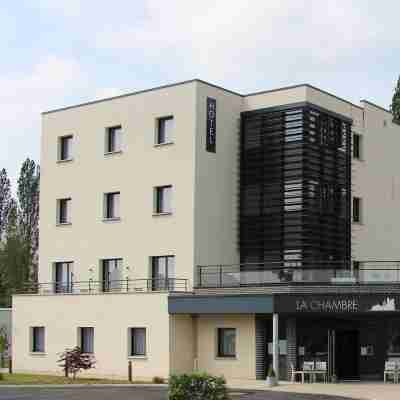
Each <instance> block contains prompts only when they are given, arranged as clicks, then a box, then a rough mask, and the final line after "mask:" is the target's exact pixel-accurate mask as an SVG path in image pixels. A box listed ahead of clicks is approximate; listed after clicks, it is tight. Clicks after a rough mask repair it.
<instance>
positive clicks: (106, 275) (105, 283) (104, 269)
mask: <svg viewBox="0 0 400 400" xmlns="http://www.w3.org/2000/svg"><path fill="white" fill-rule="evenodd" d="M112 261H113V262H115V263H118V262H120V263H121V269H122V262H123V258H122V257H116V258H104V259H102V260H101V280H102V285H101V286H102V291H103V292H109V291H110V290H113V289H115V288H114V287H112V286H113V285H112V280H111V277H110V265H109V263H110V262H112ZM114 268H115V265H114ZM121 280H122V276H121ZM119 285H122V281H121V282H119V283H118V286H119Z"/></svg>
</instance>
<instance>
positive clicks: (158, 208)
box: [154, 186, 172, 214]
mask: <svg viewBox="0 0 400 400" xmlns="http://www.w3.org/2000/svg"><path fill="white" fill-rule="evenodd" d="M154 212H155V213H156V214H170V213H172V186H159V187H156V188H155V204H154Z"/></svg>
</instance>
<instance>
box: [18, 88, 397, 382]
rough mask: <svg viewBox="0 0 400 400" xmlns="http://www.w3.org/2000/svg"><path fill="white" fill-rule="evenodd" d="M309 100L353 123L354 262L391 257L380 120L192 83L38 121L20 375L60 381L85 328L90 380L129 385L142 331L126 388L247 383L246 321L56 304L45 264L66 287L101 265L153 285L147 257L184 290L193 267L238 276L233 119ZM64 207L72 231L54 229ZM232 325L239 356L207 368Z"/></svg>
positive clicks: (354, 109)
mask: <svg viewBox="0 0 400 400" xmlns="http://www.w3.org/2000/svg"><path fill="white" fill-rule="evenodd" d="M207 97H212V98H214V99H216V102H217V117H216V121H217V138H216V153H211V152H207V151H206V150H205V146H206V144H205V140H206V100H207ZM301 102H310V103H312V104H315V105H317V106H320V107H322V108H325V109H328V110H330V111H333V112H336V113H338V114H341V115H344V116H346V117H348V118H351V119H352V120H353V130H354V132H356V133H359V134H360V135H362V157H361V158H362V159H361V160H353V172H352V181H353V187H352V191H353V195H355V196H358V197H360V198H361V199H362V221H361V224H353V227H352V236H353V237H352V257H353V259H354V260H356V261H357V260H371V259H381V260H382V259H386V260H394V259H400V251H399V245H398V237H400V214H399V213H398V211H397V210H398V204H399V202H400V176H399V174H398V168H396V164H397V160H398V156H397V149H398V148H399V145H400V127H399V126H398V125H395V124H393V123H392V121H391V115H390V113H389V112H387V111H385V110H383V109H381V108H379V107H377V106H374V105H372V104H371V103H368V102H362V104H361V106H357V105H353V104H351V103H349V102H347V101H345V100H342V99H339V98H337V97H335V96H333V95H330V94H328V93H326V92H323V91H320V90H318V89H316V88H313V87H311V86H308V85H301V86H295V87H291V88H283V89H278V90H275V91H269V92H261V93H259V94H252V95H246V96H244V95H240V94H236V93H233V92H230V91H227V90H224V89H222V88H218V87H215V86H213V85H210V84H207V83H205V82H202V81H198V80H194V81H189V82H185V83H182V84H176V85H171V86H168V87H162V88H158V89H154V90H149V91H144V92H139V93H133V94H131V95H126V96H120V97H117V98H112V99H106V100H101V101H97V102H93V103H88V104H84V105H80V106H74V107H69V108H66V109H63V110H56V111H54V112H49V113H45V114H43V133H42V156H41V196H40V210H41V211H40V212H41V214H40V258H39V262H40V266H39V281H40V282H49V286H48V287H47V294H46V295H43V296H39V295H20V296H14V304H13V307H14V310H15V316H14V323H13V359H14V369H15V370H16V371H38V372H52V371H57V370H58V371H59V368H58V367H57V353H60V352H61V351H63V350H64V349H65V347H71V346H74V345H77V344H79V343H78V334H77V330H78V328H79V327H93V328H94V352H95V356H96V359H97V361H98V364H97V368H96V370H94V372H92V373H94V374H96V375H103V376H119V377H126V375H127V363H128V361H129V360H130V357H129V354H128V353H129V352H128V349H129V344H128V329H129V328H132V327H146V329H147V335H148V341H147V354H146V357H136V358H134V359H133V365H134V366H133V373H134V377H135V378H137V379H139V378H145V379H150V378H152V377H153V376H163V377H167V376H168V375H169V374H170V373H173V372H184V371H186V372H187V371H189V370H191V369H192V368H194V367H195V366H197V367H198V368H199V369H207V370H209V371H210V372H213V373H224V374H225V375H226V376H227V377H234V378H249V379H251V378H254V377H255V372H254V368H255V361H254V354H247V353H246V350H245V349H246V348H247V346H249V345H251V346H253V345H254V343H255V333H254V316H246V317H245V316H236V317H235V316H232V317H229V318H227V319H226V321H225V322H224V320H223V319H220V320H219V321H216V320H215V317H207V316H204V317H200V318H199V319H198V320H193V319H192V318H191V317H190V316H186V317H184V316H181V317H177V316H174V317H172V316H169V315H168V310H167V294H165V293H158V292H157V293H129V294H115V293H112V294H110V293H106V294H98V295H86V294H82V293H81V294H65V295H53V294H52V293H51V292H52V290H53V285H52V284H51V282H54V280H55V274H56V272H55V263H58V262H72V263H73V264H72V266H71V268H72V270H71V272H72V273H73V280H74V281H75V282H78V281H86V282H87V281H89V280H93V281H101V280H102V279H103V277H102V272H101V265H102V264H101V263H102V260H104V259H122V262H121V267H120V268H121V271H120V273H119V275H118V276H119V277H120V279H123V280H125V279H127V278H128V279H129V280H135V279H149V278H151V277H152V275H151V274H152V267H151V257H157V256H174V257H175V268H174V275H173V276H171V277H172V278H182V279H187V280H188V281H189V288H190V287H191V286H192V285H193V280H194V278H195V277H194V266H196V265H209V264H237V263H238V262H239V251H238V241H237V236H238V204H237V201H238V171H239V165H238V160H239V157H238V154H239V131H240V113H241V112H244V111H249V110H255V109H259V108H267V107H273V106H280V105H287V104H293V103H301ZM169 116H173V118H174V129H173V133H172V137H171V141H170V142H169V143H167V144H162V145H158V144H156V141H155V138H156V134H157V125H158V122H157V121H158V119H159V118H162V117H169ZM115 126H121V128H122V136H121V151H119V152H115V153H111V154H105V152H106V146H105V143H106V133H107V128H110V127H115ZM68 135H72V136H73V139H72V149H71V154H72V159H71V160H68V161H60V160H59V155H60V149H59V147H60V140H61V139H60V138H62V137H64V136H68ZM167 185H168V186H172V210H171V213H162V214H157V213H155V209H154V201H155V199H154V188H155V187H160V186H167ZM117 192H118V193H120V195H119V197H120V203H119V213H118V214H119V219H115V218H114V219H113V220H104V195H105V194H106V193H117ZM60 199H71V200H70V203H69V204H70V206H69V208H68V210H69V211H68V212H67V214H68V221H69V222H70V223H63V224H58V223H57V217H58V214H59V212H58V211H57V204H58V201H59V200H60ZM220 322H221V323H222V324H225V326H228V327H229V326H238V327H239V329H240V334H239V337H238V339H237V340H238V348H239V349H242V350H241V354H240V357H238V359H235V360H218V359H216V358H215V349H214V347H215V343H214V342H215V340H214V336H215V329H216V327H217V326H218V324H219V323H220ZM32 327H45V332H46V333H45V351H44V352H41V353H40V354H33V353H32V351H31V349H30V346H31V339H30V332H31V330H30V329H31V328H32Z"/></svg>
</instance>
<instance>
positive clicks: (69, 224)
mask: <svg viewBox="0 0 400 400" xmlns="http://www.w3.org/2000/svg"><path fill="white" fill-rule="evenodd" d="M71 225H72V222H58V223H57V224H56V226H71Z"/></svg>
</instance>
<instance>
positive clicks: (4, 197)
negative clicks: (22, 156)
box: [0, 168, 11, 242]
mask: <svg viewBox="0 0 400 400" xmlns="http://www.w3.org/2000/svg"><path fill="white" fill-rule="evenodd" d="M10 203H11V183H10V179H9V178H8V176H7V171H6V170H5V169H4V168H3V169H2V170H1V171H0V242H1V240H2V239H3V234H4V232H5V230H6V227H7V218H8V213H9V210H10Z"/></svg>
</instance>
